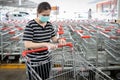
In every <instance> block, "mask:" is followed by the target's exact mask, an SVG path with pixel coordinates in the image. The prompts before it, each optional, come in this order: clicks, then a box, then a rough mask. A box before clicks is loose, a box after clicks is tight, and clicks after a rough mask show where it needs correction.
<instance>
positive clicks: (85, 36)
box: [81, 35, 91, 39]
mask: <svg viewBox="0 0 120 80" xmlns="http://www.w3.org/2000/svg"><path fill="white" fill-rule="evenodd" d="M81 38H85V39H86V38H91V36H89V35H84V36H81Z"/></svg>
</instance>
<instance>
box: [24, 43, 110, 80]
mask: <svg viewBox="0 0 120 80" xmlns="http://www.w3.org/2000/svg"><path fill="white" fill-rule="evenodd" d="M63 46H69V47H72V49H70V50H68V48H67V47H66V48H65V49H63V51H62V49H58V50H56V53H53V54H52V59H51V60H50V61H44V62H37V63H33V62H31V61H30V59H29V58H28V57H27V56H26V55H27V54H28V53H33V52H38V51H43V50H48V49H47V48H40V49H35V50H27V51H24V52H23V53H22V55H23V57H24V60H25V62H26V64H27V63H28V62H29V65H28V67H29V70H28V71H29V72H30V74H31V76H32V77H33V79H32V80H112V79H111V78H110V77H109V76H108V75H106V74H104V73H103V72H102V71H100V70H99V69H97V68H95V67H94V66H93V65H91V64H90V63H89V62H87V61H86V60H85V59H84V58H82V57H81V56H80V55H79V51H76V52H74V50H73V45H72V44H71V43H68V44H66V45H62V47H63ZM59 47H61V45H60V46H59ZM53 52H54V51H53ZM56 55H57V56H56ZM46 63H51V67H50V68H51V70H50V76H49V77H48V78H47V79H41V77H40V76H41V75H39V73H37V72H36V70H38V69H36V70H35V69H34V66H38V65H40V66H44V64H46ZM32 64H34V65H32ZM44 67H46V68H47V66H44ZM40 71H42V72H43V73H44V74H47V73H46V70H45V71H43V70H42V69H40Z"/></svg>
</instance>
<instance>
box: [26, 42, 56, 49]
mask: <svg viewBox="0 0 120 80" xmlns="http://www.w3.org/2000/svg"><path fill="white" fill-rule="evenodd" d="M24 46H25V48H32V49H35V48H40V47H47V48H49V49H56V48H57V46H56V45H55V44H52V43H47V42H43V43H34V42H32V41H24Z"/></svg>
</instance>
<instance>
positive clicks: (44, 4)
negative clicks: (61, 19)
mask: <svg viewBox="0 0 120 80" xmlns="http://www.w3.org/2000/svg"><path fill="white" fill-rule="evenodd" d="M44 10H51V6H50V4H49V3H48V2H42V3H40V4H39V5H38V8H37V13H41V12H43V11H44Z"/></svg>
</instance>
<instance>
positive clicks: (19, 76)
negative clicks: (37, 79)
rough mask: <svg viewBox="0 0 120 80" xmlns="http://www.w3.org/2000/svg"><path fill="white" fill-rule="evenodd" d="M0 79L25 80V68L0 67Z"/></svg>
mask: <svg viewBox="0 0 120 80" xmlns="http://www.w3.org/2000/svg"><path fill="white" fill-rule="evenodd" d="M0 80H26V73H25V69H0Z"/></svg>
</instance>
